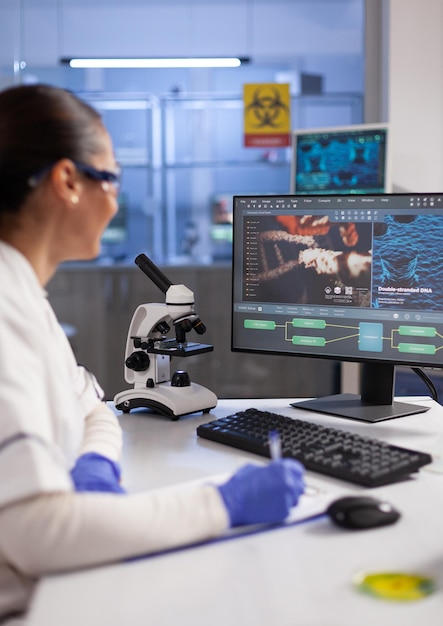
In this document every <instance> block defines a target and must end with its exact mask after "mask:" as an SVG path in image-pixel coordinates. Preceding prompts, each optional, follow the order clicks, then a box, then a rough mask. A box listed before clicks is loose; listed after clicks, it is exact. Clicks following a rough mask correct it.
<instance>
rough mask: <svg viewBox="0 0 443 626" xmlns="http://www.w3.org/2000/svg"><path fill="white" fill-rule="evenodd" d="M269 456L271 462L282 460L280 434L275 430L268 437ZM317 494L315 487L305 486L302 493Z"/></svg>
mask: <svg viewBox="0 0 443 626" xmlns="http://www.w3.org/2000/svg"><path fill="white" fill-rule="evenodd" d="M268 443H269V454H270V456H271V459H272V460H273V461H278V460H280V459H281V458H282V445H281V437H280V433H279V432H278V431H277V430H271V431H270V433H269V437H268ZM318 492H319V490H318V489H317V487H313V486H312V485H305V491H304V493H305V494H306V495H310V496H312V495H316V494H317V493H318Z"/></svg>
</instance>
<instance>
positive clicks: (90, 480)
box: [71, 452, 126, 493]
mask: <svg viewBox="0 0 443 626" xmlns="http://www.w3.org/2000/svg"><path fill="white" fill-rule="evenodd" d="M71 478H72V480H73V481H74V485H75V490H76V491H111V492H113V493H126V491H125V490H124V489H123V487H122V486H121V485H120V478H121V470H120V465H119V464H118V463H116V462H115V461H111V460H110V459H107V458H106V457H104V456H101V454H96V453H95V452H88V453H87V454H82V456H80V457H79V458H78V459H77V462H76V464H75V465H74V467H73V469H72V470H71Z"/></svg>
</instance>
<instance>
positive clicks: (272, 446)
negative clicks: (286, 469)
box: [269, 430, 282, 461]
mask: <svg viewBox="0 0 443 626" xmlns="http://www.w3.org/2000/svg"><path fill="white" fill-rule="evenodd" d="M269 453H270V456H271V459H272V460H273V461H278V460H279V459H281V457H282V453H281V437H280V433H279V432H278V431H277V430H271V432H270V433H269Z"/></svg>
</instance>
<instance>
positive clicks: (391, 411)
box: [291, 363, 429, 422]
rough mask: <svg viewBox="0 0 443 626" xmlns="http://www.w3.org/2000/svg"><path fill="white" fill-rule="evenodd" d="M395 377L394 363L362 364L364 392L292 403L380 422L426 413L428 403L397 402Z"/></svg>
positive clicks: (308, 409) (330, 413)
mask: <svg viewBox="0 0 443 626" xmlns="http://www.w3.org/2000/svg"><path fill="white" fill-rule="evenodd" d="M394 380H395V366H394V365H389V364H386V363H363V364H362V376H361V386H362V393H361V395H357V394H352V393H341V394H336V395H332V396H325V397H323V398H314V399H313V400H303V401H301V402H292V403H291V406H293V407H294V408H297V409H305V410H307V411H315V412H316V413H326V414H328V415H336V416H338V417H345V418H348V419H355V420H361V421H364V422H381V421H383V420H389V419H393V418H395V417H404V416H406V415H414V414H416V413H424V412H425V411H428V410H429V407H427V406H422V405H418V404H409V403H407V402H397V401H394V400H393V396H394Z"/></svg>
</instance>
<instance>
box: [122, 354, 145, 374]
mask: <svg viewBox="0 0 443 626" xmlns="http://www.w3.org/2000/svg"><path fill="white" fill-rule="evenodd" d="M125 365H126V367H127V368H128V369H130V370H134V372H144V371H145V370H147V369H148V367H149V356H148V355H147V354H146V352H143V351H142V350H137V352H133V353H132V354H130V355H129V356H128V358H127V359H126V361H125Z"/></svg>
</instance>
